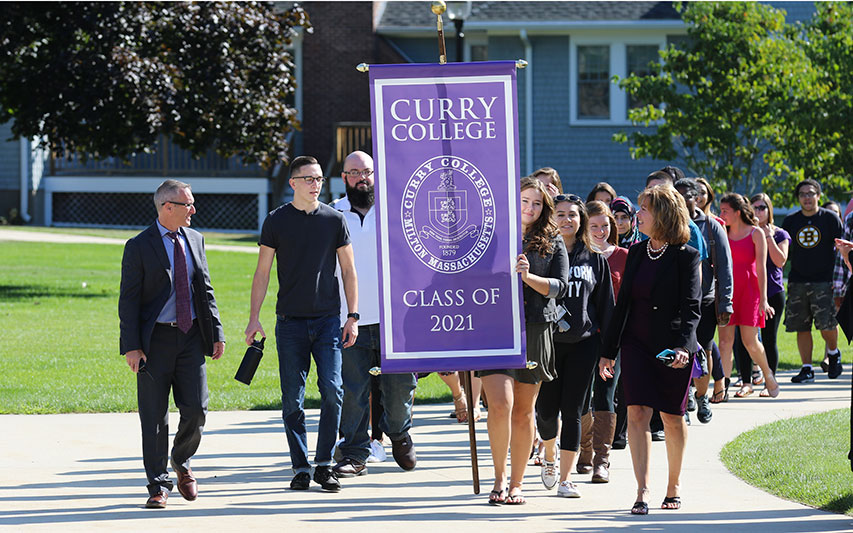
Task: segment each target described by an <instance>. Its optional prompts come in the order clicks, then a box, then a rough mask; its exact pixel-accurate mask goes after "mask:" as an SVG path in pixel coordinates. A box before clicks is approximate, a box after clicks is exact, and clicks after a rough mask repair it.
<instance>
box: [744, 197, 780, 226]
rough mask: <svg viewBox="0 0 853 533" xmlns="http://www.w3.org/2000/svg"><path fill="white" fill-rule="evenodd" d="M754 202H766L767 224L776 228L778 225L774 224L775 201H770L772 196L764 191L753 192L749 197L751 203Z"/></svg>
mask: <svg viewBox="0 0 853 533" xmlns="http://www.w3.org/2000/svg"><path fill="white" fill-rule="evenodd" d="M753 202H764V203H765V204H766V205H767V225H768V226H770V227H771V228H773V229H776V226H774V225H773V202H772V201H770V197H769V196H767V195H766V194H764V193H763V192H760V193H757V194H753V195H752V197H751V198H750V199H749V204H750V205H752V203H753ZM757 216H758V215H756V217H757Z"/></svg>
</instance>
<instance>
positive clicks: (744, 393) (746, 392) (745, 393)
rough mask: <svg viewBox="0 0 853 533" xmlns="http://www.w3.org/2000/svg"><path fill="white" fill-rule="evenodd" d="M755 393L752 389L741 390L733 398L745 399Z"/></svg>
mask: <svg viewBox="0 0 853 533" xmlns="http://www.w3.org/2000/svg"><path fill="white" fill-rule="evenodd" d="M753 392H755V390H753V389H747V388H741V389H740V390H739V391H737V392H736V393H735V398H746V397H747V396H749V395H750V394H752V393H753Z"/></svg>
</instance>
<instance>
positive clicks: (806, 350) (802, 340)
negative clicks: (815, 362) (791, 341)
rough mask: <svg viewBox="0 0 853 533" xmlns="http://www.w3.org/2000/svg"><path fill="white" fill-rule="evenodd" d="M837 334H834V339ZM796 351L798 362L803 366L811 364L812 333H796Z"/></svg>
mask: <svg viewBox="0 0 853 533" xmlns="http://www.w3.org/2000/svg"><path fill="white" fill-rule="evenodd" d="M837 338H838V333H837V332H836V339H837ZM797 350H798V351H799V352H800V361H802V362H803V364H804V365H810V364H812V332H811V331H798V332H797Z"/></svg>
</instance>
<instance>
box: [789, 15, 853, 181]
mask: <svg viewBox="0 0 853 533" xmlns="http://www.w3.org/2000/svg"><path fill="white" fill-rule="evenodd" d="M816 7H817V11H816V13H815V15H814V16H813V17H812V18H811V20H809V21H808V22H807V23H805V24H800V25H797V26H796V27H794V28H792V29H791V35H792V38H793V39H797V40H798V43H799V45H800V46H801V47H802V49H803V50H804V51H805V54H806V56H807V57H808V59H809V60H810V61H811V65H812V67H813V68H814V69H816V71H817V75H818V78H819V80H820V83H821V85H822V87H823V89H824V90H820V91H813V92H808V93H806V94H804V95H803V99H802V100H801V101H799V102H795V103H794V104H795V105H792V106H791V107H789V108H788V110H787V112H786V115H787V116H788V117H789V119H788V120H786V121H785V123H784V125H785V126H786V127H785V129H784V131H783V132H782V135H781V137H780V142H779V148H780V154H779V156H780V158H781V159H783V160H784V161H785V162H786V163H787V166H788V167H789V168H790V169H792V170H793V171H794V172H796V173H797V174H798V175H805V176H808V177H813V178H816V179H819V180H820V181H821V183H822V184H823V188H824V189H825V190H827V192H828V193H829V194H830V195H835V196H836V197H842V196H845V195H849V192H848V191H849V190H850V186H851V177H853V150H851V148H850V146H851V139H853V4H850V3H847V2H823V3H818V4H817V5H816Z"/></svg>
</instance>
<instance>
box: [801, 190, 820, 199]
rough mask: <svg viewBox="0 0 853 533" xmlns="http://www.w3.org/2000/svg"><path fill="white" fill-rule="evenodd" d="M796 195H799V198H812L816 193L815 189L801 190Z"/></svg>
mask: <svg viewBox="0 0 853 533" xmlns="http://www.w3.org/2000/svg"><path fill="white" fill-rule="evenodd" d="M797 196H799V197H800V198H814V197H815V196H817V193H816V192H815V191H806V192H801V193H800V194H798V195H797Z"/></svg>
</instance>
